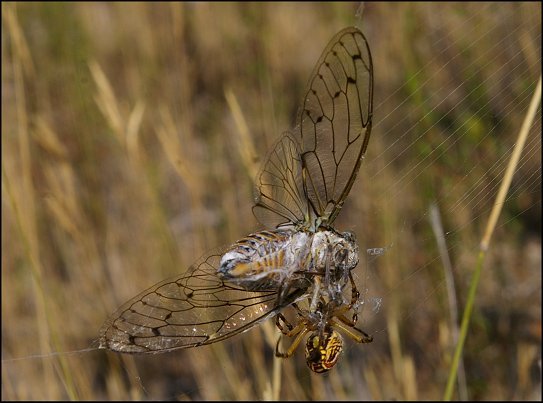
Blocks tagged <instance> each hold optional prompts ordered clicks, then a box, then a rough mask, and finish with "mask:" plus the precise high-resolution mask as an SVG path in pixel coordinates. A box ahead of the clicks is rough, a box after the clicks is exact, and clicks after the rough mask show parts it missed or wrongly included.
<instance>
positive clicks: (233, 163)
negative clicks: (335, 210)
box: [2, 2, 541, 400]
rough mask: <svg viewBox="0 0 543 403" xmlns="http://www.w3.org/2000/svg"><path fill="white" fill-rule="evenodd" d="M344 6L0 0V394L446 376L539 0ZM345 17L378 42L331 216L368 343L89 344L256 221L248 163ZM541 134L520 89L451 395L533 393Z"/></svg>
mask: <svg viewBox="0 0 543 403" xmlns="http://www.w3.org/2000/svg"><path fill="white" fill-rule="evenodd" d="M359 8H360V3H330V4H327V3H322V4H321V3H319V4H315V3H303V4H300V3H264V4H252V3H244V4H237V3H231V4H210V3H199V2H194V3H184V4H177V3H175V4H174V3H171V4H160V3H159V4H155V3H153V4H147V3H137V4H126V3H122V4H121V3H77V4H76V3H66V4H64V3H51V4H50V3H21V4H18V3H2V399H9V400H16V399H17V400H19V399H85V400H91V399H169V400H178V399H179V400H186V399H258V400H260V399H270V398H277V397H279V398H281V399H315V400H319V399H364V400H366V399H367V400H370V399H372V400H381V399H401V400H403V399H430V400H433V399H440V398H441V397H442V395H443V391H444V388H445V384H446V381H447V376H448V373H449V369H450V365H451V360H452V352H453V347H454V340H455V333H456V329H457V323H458V322H459V319H458V318H459V317H461V314H462V312H463V309H464V304H465V300H466V296H467V290H468V287H469V282H470V279H471V276H472V273H473V270H474V268H475V262H476V258H477V254H478V246H479V242H480V240H481V237H482V235H483V231H484V228H485V225H486V222H487V220H488V216H489V213H490V209H491V207H492V203H493V201H494V200H495V197H496V193H497V189H498V187H499V184H500V182H501V179H502V177H503V173H504V170H505V167H506V164H507V162H508V160H509V158H510V155H511V151H512V147H513V146H514V144H515V141H516V136H517V133H518V131H519V130H520V127H521V125H522V121H523V118H524V116H525V114H526V111H527V109H528V105H529V102H530V99H531V96H532V93H533V91H534V88H535V85H536V83H537V81H538V79H539V76H540V74H541V4H540V3H538V2H536V3H445V4H442V3H440V4H433V3H416V4H409V3H394V4H389V3H376V4H373V3H367V4H365V5H363V9H362V13H360V10H359ZM351 25H356V26H358V27H360V28H361V29H362V31H363V32H364V34H365V35H366V37H367V39H368V42H369V44H370V47H371V51H372V55H373V63H374V75H375V98H374V128H373V132H372V138H371V141H370V144H369V148H368V152H367V155H366V159H365V160H364V162H363V164H362V169H361V171H360V174H359V175H358V180H357V183H356V184H355V186H354V187H353V189H352V191H351V194H350V196H349V198H348V199H347V202H346V204H345V207H344V209H343V210H342V212H341V214H340V215H339V217H338V219H337V221H336V228H337V229H339V230H341V231H345V230H350V231H354V232H355V233H356V235H357V237H358V239H359V242H360V245H361V250H366V249H369V252H368V253H367V254H366V255H363V256H362V258H361V259H360V263H359V266H358V268H357V269H356V277H357V278H356V281H357V282H358V286H359V288H360V290H361V293H362V297H363V305H362V307H361V311H360V315H359V316H360V318H359V326H360V327H361V328H362V329H364V330H365V331H366V332H367V333H369V334H371V335H373V337H374V342H373V343H372V344H367V345H357V344H355V343H353V342H351V341H350V340H347V341H346V342H345V344H346V346H345V349H344V353H343V357H342V358H341V360H340V361H339V363H338V364H337V366H336V367H335V368H334V369H333V370H332V371H330V372H329V373H327V374H325V375H317V374H313V373H311V372H310V371H309V369H308V368H307V367H306V364H305V359H304V357H303V352H302V350H303V349H302V348H300V351H298V352H297V353H296V354H295V355H294V356H293V357H291V358H289V359H288V360H280V359H275V358H274V356H273V352H274V347H275V341H276V340H277V337H278V334H279V333H278V331H277V330H276V329H275V326H274V324H273V321H269V323H265V324H263V325H262V326H259V327H257V328H254V329H252V330H251V331H249V332H247V333H244V334H242V335H238V336H236V337H233V338H231V339H229V340H227V341H225V342H223V343H218V344H215V345H211V346H205V347H198V348H195V349H189V350H180V351H177V352H173V353H167V354H159V355H152V356H126V355H118V354H114V353H110V352H106V351H103V350H96V349H95V348H93V346H94V347H95V344H94V343H95V341H96V339H97V337H98V331H99V329H100V327H101V325H102V323H103V322H104V321H105V319H106V318H107V317H108V316H109V315H110V314H111V313H112V312H113V311H114V310H115V309H116V308H117V307H118V306H119V305H120V304H121V303H123V302H124V301H125V300H127V299H128V298H131V297H133V296H134V295H136V294H137V293H139V292H140V291H142V290H144V289H145V288H147V287H149V286H151V285H153V284H154V283H156V282H158V281H160V280H163V279H165V278H168V277H171V276H174V275H179V274H181V273H183V272H184V271H185V270H186V269H187V268H188V267H189V266H190V265H191V264H192V263H193V262H194V261H196V260H197V259H198V258H199V257H200V256H201V255H203V254H204V253H206V252H207V251H210V250H213V249H214V248H217V247H220V246H227V245H228V244H230V243H232V242H234V241H235V240H237V239H239V238H241V237H242V236H244V235H246V234H248V233H250V232H252V231H255V230H257V229H259V228H260V227H259V224H258V223H257V221H256V219H254V217H253V215H252V213H251V206H252V200H253V180H254V177H255V174H256V172H257V171H258V168H259V166H260V164H261V163H262V162H263V160H264V157H265V156H266V153H267V150H268V149H269V147H270V145H271V144H273V142H274V141H275V140H276V139H277V138H278V136H279V135H280V134H281V133H282V132H284V131H286V130H288V129H289V128H291V127H292V126H293V123H294V122H295V117H296V112H297V108H298V104H299V102H300V100H301V99H302V97H303V95H304V88H305V86H306V84H307V80H308V79H309V74H310V73H311V71H312V69H313V66H314V64H315V63H316V61H317V59H318V58H319V56H320V53H321V52H322V50H323V49H324V47H325V46H326V44H327V43H328V41H329V40H330V39H331V38H332V36H333V35H334V34H335V33H336V32H338V31H339V30H341V29H342V28H344V27H346V26H351ZM540 132H541V115H540V111H539V113H538V115H537V119H536V122H535V124H534V126H533V128H532V129H531V133H530V135H529V138H528V141H527V144H526V147H525V150H524V152H523V155H522V158H521V162H520V166H519V168H518V171H517V173H516V175H515V177H514V180H513V184H512V187H511V190H510V192H509V194H508V197H507V200H506V203H505V205H504V208H503V212H502V214H501V216H500V219H499V221H498V226H497V229H496V232H495V234H494V236H493V239H492V243H491V247H490V250H489V253H488V255H487V260H486V263H485V267H484V271H483V274H482V279H481V284H480V286H479V288H478V292H477V298H476V303H475V309H474V313H473V318H472V323H471V327H470V331H469V334H468V337H467V341H466V345H465V350H464V354H463V370H462V371H461V372H460V376H459V382H458V384H457V389H456V392H455V395H454V397H455V398H457V399H480V400H487V399H515V400H523V399H540V398H541V346H540V345H541V136H540ZM432 205H433V206H435V209H434V208H431V206H432ZM432 212H434V213H437V214H434V213H432ZM432 216H433V217H438V218H439V221H440V222H441V224H442V227H443V230H442V231H439V230H435V231H434V230H433V229H432V220H431V217H432ZM437 221H438V220H437V219H435V218H434V220H433V222H434V223H436V222H437ZM434 226H435V225H434ZM438 240H439V241H440V242H442V244H443V245H445V247H444V248H442V249H444V251H446V252H444V251H443V250H442V251H441V252H440V250H439V248H438ZM374 248H380V249H377V250H376V249H374ZM87 348H90V350H91V351H81V350H83V349H87ZM69 352H72V353H69Z"/></svg>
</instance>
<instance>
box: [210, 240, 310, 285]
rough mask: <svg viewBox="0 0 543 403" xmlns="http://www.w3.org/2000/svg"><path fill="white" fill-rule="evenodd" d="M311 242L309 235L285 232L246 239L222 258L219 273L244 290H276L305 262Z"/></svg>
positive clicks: (233, 246)
mask: <svg viewBox="0 0 543 403" xmlns="http://www.w3.org/2000/svg"><path fill="white" fill-rule="evenodd" d="M310 239H311V238H310V236H309V234H306V233H303V232H296V233H295V232H292V231H286V230H277V231H261V232H257V233H255V234H251V235H248V236H247V237H245V238H243V239H241V240H239V241H237V242H236V243H235V244H234V245H232V247H231V248H230V249H229V250H228V251H227V252H226V253H225V254H224V255H223V256H222V258H221V262H220V265H219V268H218V271H219V273H220V275H221V277H223V278H224V279H227V280H229V281H231V282H234V283H237V284H239V285H241V286H243V287H244V288H246V289H263V288H266V289H270V288H279V287H280V286H281V284H282V283H283V281H284V279H285V278H289V277H290V276H291V274H292V273H293V272H294V271H296V270H299V269H300V268H301V265H304V263H305V262H306V259H305V257H307V256H308V254H309V251H310Z"/></svg>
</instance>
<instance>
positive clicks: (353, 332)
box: [330, 315, 373, 343]
mask: <svg viewBox="0 0 543 403" xmlns="http://www.w3.org/2000/svg"><path fill="white" fill-rule="evenodd" d="M337 318H338V319H339V320H340V321H341V322H336V321H331V323H330V326H332V327H334V328H337V329H339V330H341V331H342V332H343V333H344V334H345V335H347V336H349V337H350V338H351V339H353V340H354V341H356V342H357V343H371V342H372V341H373V337H372V336H370V335H369V334H367V333H366V332H364V331H362V330H360V329H358V328H357V327H354V326H351V325H350V324H348V323H343V320H342V318H343V319H345V320H347V321H348V319H347V318H345V317H344V316H343V315H339V316H338V317H337Z"/></svg>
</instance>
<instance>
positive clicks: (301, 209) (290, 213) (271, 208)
mask: <svg viewBox="0 0 543 403" xmlns="http://www.w3.org/2000/svg"><path fill="white" fill-rule="evenodd" d="M372 113H373V65H372V60H371V54H370V49H369V46H368V43H367V42H366V38H365V37H364V35H363V34H362V32H360V31H359V30H358V29H357V28H346V29H344V30H342V31H341V32H339V33H338V34H336V35H335V36H334V38H332V40H331V41H330V43H329V44H328V46H327V47H326V49H325V50H324V52H323V54H322V56H321V57H320V59H319V61H318V62H317V64H316V66H315V68H314V70H313V73H312V74H311V78H310V80H309V84H308V88H307V92H306V95H305V97H304V99H303V101H302V105H301V107H300V111H299V115H298V125H297V126H296V128H295V129H294V132H293V134H292V135H290V134H289V135H287V136H286V138H283V139H282V140H281V141H280V142H279V143H278V144H277V145H276V149H277V148H279V149H281V148H283V147H284V145H283V144H284V142H286V143H287V144H291V143H292V144H293V146H290V145H289V149H295V150H296V152H291V153H285V154H284V157H283V159H282V160H280V162H281V164H278V159H277V157H276V155H283V154H281V153H276V152H275V151H274V152H272V153H271V155H270V157H269V158H268V160H267V161H266V163H265V165H264V168H263V170H262V173H261V175H260V176H259V178H257V179H258V180H257V186H258V194H257V200H256V201H257V203H256V206H255V215H256V217H257V219H259V221H261V223H262V224H264V225H269V226H278V225H283V224H284V223H285V221H287V220H291V221H293V222H294V223H300V220H302V221H303V222H304V223H305V225H306V227H310V228H314V227H316V226H317V225H321V224H324V225H326V224H331V223H332V222H333V220H334V219H335V218H336V216H337V214H338V213H339V211H340V209H341V207H342V205H343V202H344V201H345V198H346V197H347V195H348V193H349V191H350V190H351V187H352V185H353V183H354V180H355V177H356V175H357V173H358V170H359V168H360V164H361V162H362V158H363V156H364V154H365V152H366V148H367V145H368V141H369V138H370V132H371V120H372ZM288 158H291V159H292V161H288V160H287V159H288ZM282 165H283V166H288V167H290V166H292V167H293V169H292V173H291V172H281V171H280V169H281V166H282ZM277 171H279V174H277ZM268 172H273V173H274V174H273V175H271V176H269V177H273V178H274V179H275V180H274V181H271V182H266V181H263V180H262V178H263V177H264V179H268V174H267V173H268ZM282 175H283V176H286V177H287V178H288V179H289V180H290V179H292V180H291V181H289V182H286V181H284V178H283V177H282ZM292 189H295V190H296V191H295V192H293V191H292ZM278 206H280V208H278ZM265 210H267V211H265Z"/></svg>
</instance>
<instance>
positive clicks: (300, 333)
mask: <svg viewBox="0 0 543 403" xmlns="http://www.w3.org/2000/svg"><path fill="white" fill-rule="evenodd" d="M308 331H309V329H308V328H307V326H306V324H305V322H300V323H298V325H296V327H294V328H293V329H292V330H291V331H289V332H288V333H284V334H285V336H288V337H293V336H295V335H296V338H295V339H294V341H293V342H292V344H291V345H290V347H289V348H288V349H287V351H285V352H284V353H283V352H281V351H279V344H280V343H281V337H279V339H278V340H277V344H276V345H275V356H276V357H281V358H288V357H290V356H291V355H292V354H294V352H295V351H296V349H297V348H298V346H299V345H300V342H301V341H302V340H303V339H304V336H305V335H306V333H307V332H308Z"/></svg>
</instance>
